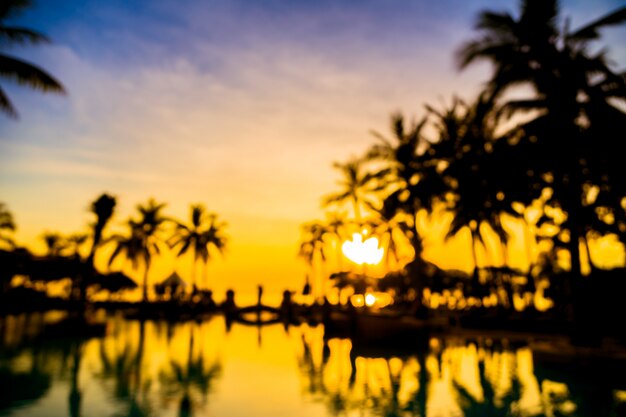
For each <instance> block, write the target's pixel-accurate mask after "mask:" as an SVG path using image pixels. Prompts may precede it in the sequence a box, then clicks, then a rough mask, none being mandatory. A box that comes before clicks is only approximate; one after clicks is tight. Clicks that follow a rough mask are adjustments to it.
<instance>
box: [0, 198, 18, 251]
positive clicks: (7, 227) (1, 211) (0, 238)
mask: <svg viewBox="0 0 626 417" xmlns="http://www.w3.org/2000/svg"><path fill="white" fill-rule="evenodd" d="M14 231H15V222H14V221H13V215H12V214H11V212H10V211H9V210H8V209H7V207H6V205H5V204H4V203H0V242H5V243H7V244H8V245H9V246H14V242H13V239H12V238H11V237H10V236H7V235H6V234H5V232H14Z"/></svg>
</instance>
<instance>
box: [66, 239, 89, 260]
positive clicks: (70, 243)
mask: <svg viewBox="0 0 626 417" xmlns="http://www.w3.org/2000/svg"><path fill="white" fill-rule="evenodd" d="M88 238H89V236H88V235H87V234H85V233H74V234H71V235H69V236H68V237H67V238H65V249H67V250H68V251H69V256H70V257H72V258H74V259H80V248H81V247H82V246H83V245H84V244H85V243H86V242H87V239H88Z"/></svg>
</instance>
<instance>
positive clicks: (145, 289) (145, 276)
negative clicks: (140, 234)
mask: <svg viewBox="0 0 626 417" xmlns="http://www.w3.org/2000/svg"><path fill="white" fill-rule="evenodd" d="M145 261H146V269H145V271H144V274H143V293H142V300H143V302H144V303H145V302H147V301H148V273H149V272H150V258H146V260H145Z"/></svg>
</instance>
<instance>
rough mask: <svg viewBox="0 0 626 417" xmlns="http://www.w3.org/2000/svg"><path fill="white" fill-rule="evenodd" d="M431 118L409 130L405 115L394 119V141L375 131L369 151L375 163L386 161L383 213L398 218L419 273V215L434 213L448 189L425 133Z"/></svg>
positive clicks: (380, 175)
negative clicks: (374, 139) (436, 204)
mask: <svg viewBox="0 0 626 417" xmlns="http://www.w3.org/2000/svg"><path fill="white" fill-rule="evenodd" d="M426 122H427V118H423V119H422V120H421V121H420V122H419V123H413V124H412V125H411V126H410V127H408V128H407V126H406V123H405V120H404V117H403V116H402V115H401V114H394V115H392V116H391V130H392V132H393V139H387V138H385V137H384V136H383V135H381V134H379V133H377V132H373V133H374V136H376V137H377V138H378V140H379V143H378V144H376V145H374V146H373V147H372V148H371V149H370V151H369V152H368V154H367V156H366V158H367V159H368V160H371V161H379V160H382V161H384V162H385V163H386V164H387V167H386V168H383V169H381V170H379V171H378V172H377V173H376V174H375V176H376V177H377V179H378V180H379V181H380V182H382V184H384V188H385V190H386V191H387V193H388V194H387V196H386V197H385V199H384V202H383V207H382V209H381V210H378V209H375V210H374V211H376V212H378V213H379V214H380V215H381V216H382V217H383V218H384V219H387V221H392V220H394V219H396V220H395V221H396V222H397V224H398V226H401V230H402V232H403V234H404V235H405V236H406V238H407V239H408V240H409V242H410V243H411V247H412V248H413V251H414V254H415V255H414V260H413V262H412V263H411V265H412V266H413V267H414V268H413V269H415V270H416V272H418V271H419V270H420V269H421V266H423V263H424V262H423V259H422V252H423V238H422V236H421V234H420V232H419V230H418V221H417V219H418V214H419V213H420V212H421V211H423V210H425V211H426V212H428V213H431V212H432V211H433V209H434V205H435V202H436V201H437V200H438V199H439V198H440V196H442V195H443V194H444V193H445V190H446V186H445V184H444V183H443V181H442V177H441V175H440V172H439V171H438V168H437V163H436V160H435V159H434V158H433V155H432V153H431V152H429V151H431V150H432V149H431V146H432V144H431V143H429V142H428V141H427V140H426V139H425V138H424V136H423V134H422V129H423V128H424V126H425V125H426Z"/></svg>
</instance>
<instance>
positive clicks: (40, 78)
mask: <svg viewBox="0 0 626 417" xmlns="http://www.w3.org/2000/svg"><path fill="white" fill-rule="evenodd" d="M30 5H31V2H30V1H29V0H4V1H3V2H2V5H0V39H2V40H3V41H4V42H5V44H6V43H9V44H12V43H13V44H32V45H36V44H40V43H44V42H49V40H48V38H47V37H46V36H45V35H43V34H41V33H39V32H36V31H34V30H31V29H27V28H22V27H16V26H7V24H6V21H7V20H8V19H10V18H12V17H14V16H15V15H17V14H19V13H20V12H22V11H23V10H24V9H26V8H28V7H29V6H30ZM0 76H2V77H4V78H5V79H7V80H11V81H14V82H17V83H18V84H20V85H25V86H28V87H31V88H34V89H36V90H41V91H43V92H53V93H65V90H64V89H63V86H62V85H61V83H59V82H58V81H57V80H55V79H54V78H53V77H52V76H51V75H49V74H48V73H46V72H45V71H43V70H42V69H40V68H38V67H36V66H34V65H32V64H29V63H28V62H25V61H22V60H20V59H17V58H13V57H10V56H8V55H5V54H3V53H0ZM0 111H2V112H4V113H5V114H7V115H9V116H10V117H17V110H16V109H15V107H14V106H13V104H12V103H11V100H9V98H8V97H7V95H6V94H5V92H4V91H3V90H2V88H0Z"/></svg>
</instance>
